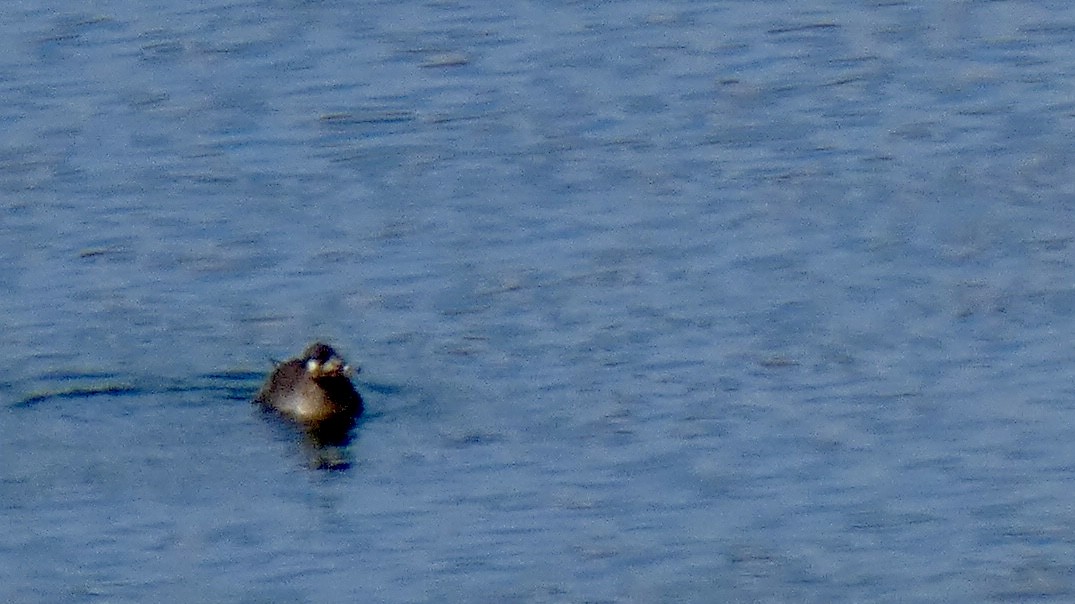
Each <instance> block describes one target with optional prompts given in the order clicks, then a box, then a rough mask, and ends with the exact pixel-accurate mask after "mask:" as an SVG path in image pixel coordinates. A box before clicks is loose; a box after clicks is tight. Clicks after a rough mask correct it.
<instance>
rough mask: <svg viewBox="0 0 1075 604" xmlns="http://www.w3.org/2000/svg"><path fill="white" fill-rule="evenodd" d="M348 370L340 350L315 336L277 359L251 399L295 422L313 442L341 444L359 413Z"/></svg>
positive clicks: (355, 393) (358, 401)
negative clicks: (290, 355) (296, 352)
mask: <svg viewBox="0 0 1075 604" xmlns="http://www.w3.org/2000/svg"><path fill="white" fill-rule="evenodd" d="M350 375H351V367H350V366H349V365H348V364H347V363H346V362H345V361H344V360H343V358H342V357H340V355H339V353H337V352H336V351H335V350H334V349H333V348H332V347H331V346H329V345H327V344H323V343H321V342H315V343H313V344H310V345H309V346H308V347H306V350H304V351H303V353H302V354H301V355H300V356H299V357H297V358H294V359H290V360H288V361H284V362H283V363H278V364H277V365H276V368H275V369H274V370H273V372H272V374H271V375H269V378H268V380H266V382H265V384H264V385H263V386H262V387H261V390H259V391H258V393H257V396H255V397H254V402H256V403H258V404H260V405H261V406H262V408H264V409H266V410H269V411H273V412H275V413H277V414H279V415H280V416H282V417H284V418H286V419H288V420H290V421H291V422H294V423H295V424H297V425H299V426H300V427H301V428H302V429H303V430H305V431H306V432H307V434H309V435H310V437H311V439H312V440H313V441H314V443H315V444H318V445H344V444H347V442H348V440H349V436H350V431H351V428H353V427H354V425H355V420H356V419H357V418H358V416H360V415H362V397H361V396H359V394H358V391H357V390H355V386H354V384H352V383H351V379H350Z"/></svg>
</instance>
